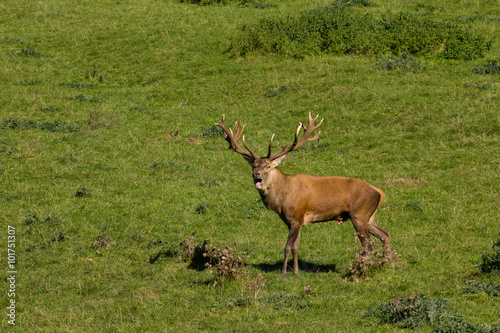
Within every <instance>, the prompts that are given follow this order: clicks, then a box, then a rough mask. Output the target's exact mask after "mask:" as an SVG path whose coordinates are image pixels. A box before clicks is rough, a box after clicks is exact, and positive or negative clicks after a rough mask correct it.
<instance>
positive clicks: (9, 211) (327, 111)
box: [0, 0, 500, 332]
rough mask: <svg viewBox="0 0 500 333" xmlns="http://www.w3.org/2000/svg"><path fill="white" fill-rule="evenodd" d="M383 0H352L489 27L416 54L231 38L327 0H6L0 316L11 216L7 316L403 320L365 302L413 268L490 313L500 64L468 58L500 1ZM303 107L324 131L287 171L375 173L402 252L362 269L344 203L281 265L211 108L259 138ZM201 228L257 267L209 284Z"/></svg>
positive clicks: (460, 306)
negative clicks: (332, 51)
mask: <svg viewBox="0 0 500 333" xmlns="http://www.w3.org/2000/svg"><path fill="white" fill-rule="evenodd" d="M372 2H373V4H374V6H371V7H353V8H352V9H350V10H354V11H356V12H359V13H362V14H363V13H369V14H370V15H373V16H374V17H381V16H383V15H384V14H386V13H387V12H391V13H399V12H407V13H413V14H418V15H426V17H429V18H430V19H433V20H437V21H449V22H454V24H458V25H460V26H463V27H464V29H467V31H471V32H474V33H476V34H479V35H480V36H482V37H484V38H485V39H487V40H493V44H492V47H491V49H490V50H489V51H488V52H487V53H486V54H485V56H484V57H481V58H478V59H475V60H471V61H466V60H446V59H441V58H434V57H417V58H416V59H417V61H418V64H419V65H421V67H419V69H418V70H402V69H398V70H385V69H384V68H383V67H384V66H382V68H381V67H380V65H379V66H377V64H380V61H381V60H380V58H376V57H372V56H362V55H325V54H316V55H314V56H305V57H304V58H303V59H300V60H299V59H294V58H293V57H288V56H287V55H286V54H259V53H254V54H250V55H248V56H246V57H239V56H237V57H231V56H230V55H229V54H227V53H225V51H226V50H227V49H228V48H229V46H230V45H231V42H232V41H233V40H234V38H236V37H237V36H238V34H239V31H240V30H239V27H240V26H241V24H251V23H255V22H258V21H259V20H260V19H263V18H266V19H270V20H271V19H278V18H280V17H281V18H284V17H287V16H288V15H298V14H300V13H302V12H304V11H306V10H310V9H314V8H318V7H324V6H327V5H330V4H331V2H329V1H319V0H307V1H298V0H289V1H270V2H269V3H270V4H273V6H266V7H265V8H262V9H259V8H257V7H254V6H240V5H238V4H237V3H229V4H228V5H226V6H221V5H217V6H212V5H205V6H199V5H195V4H189V3H181V2H178V1H171V0H162V1H142V0H139V1H133V2H131V1H114V2H109V1H101V0H100V1H91V2H87V3H75V2H71V3H70V2H68V1H64V0H57V1H51V2H34V1H24V0H21V1H11V0H7V1H4V2H2V4H1V5H0V11H1V12H2V19H1V20H0V61H1V63H2V65H1V66H0V77H1V80H0V89H1V91H2V93H1V94H0V217H1V220H0V221H1V222H0V223H1V225H2V230H3V231H2V232H0V245H1V248H2V250H0V258H2V260H1V263H2V265H1V266H2V272H4V273H3V274H2V276H4V277H5V278H4V279H2V281H4V282H3V283H2V284H0V288H1V290H2V292H1V295H2V296H1V298H0V300H1V304H2V308H3V309H4V310H3V311H4V313H2V317H3V319H2V321H1V324H0V325H1V326H0V327H1V328H2V330H5V329H7V328H8V329H12V327H10V325H9V324H8V323H7V316H6V313H7V309H6V307H7V305H8V302H9V300H10V298H9V297H8V296H7V290H8V288H9V285H8V283H7V280H6V277H7V243H8V238H7V236H8V233H7V225H11V226H14V227H16V268H17V272H18V273H17V279H16V297H15V299H16V327H15V329H16V330H17V331H22V332H31V331H35V332H36V331H63V332H64V331H67V332H70V331H80V330H83V331H92V332H93V331H112V332H114V331H125V332H135V331H137V330H140V331H169V332H170V331H172V332H175V331H244V332H248V331H276V330H280V331H291V330H293V331H303V332H311V331H320V330H321V331H332V332H333V331H336V332H379V331H398V330H400V328H398V327H397V326H392V325H391V324H382V323H380V322H379V321H377V320H376V319H374V318H371V317H369V316H366V314H367V313H368V312H369V311H370V310H373V309H376V308H377V307H378V306H379V305H380V304H381V303H384V302H387V301H388V300H390V299H391V298H392V297H393V296H394V295H403V294H409V293H410V292H414V291H415V289H418V290H419V291H420V292H422V293H424V294H425V295H426V296H427V297H428V298H429V299H444V300H446V302H447V308H448V309H450V311H453V313H455V314H457V315H460V316H462V317H463V318H467V322H468V323H470V324H473V325H483V324H486V325H500V321H499V318H500V308H499V307H498V297H497V296H491V295H488V294H487V293H485V292H477V293H472V294H471V293H464V288H465V287H466V286H468V285H471V284H474V285H487V284H490V283H491V284H498V283H499V282H500V279H499V276H498V275H495V274H491V275H487V274H483V273H481V272H480V269H479V265H480V262H481V256H482V254H483V253H491V251H492V245H493V244H494V242H495V241H496V239H497V237H498V234H499V232H500V230H499V227H498V203H499V201H500V196H499V193H500V187H499V182H498V174H499V171H500V169H499V161H500V152H499V151H500V150H499V146H500V145H499V144H500V113H499V110H500V103H499V92H500V84H499V81H498V75H496V74H493V73H492V74H481V73H476V72H475V71H474V69H475V68H484V67H486V66H488V64H497V62H498V61H499V60H500V59H499V58H498V54H500V46H499V45H500V44H499V40H500V34H499V24H500V20H499V17H500V10H499V7H498V4H497V2H496V1H480V2H478V1H475V2H474V1H468V2H451V1H404V2H401V1H387V2H382V1H372ZM490 67H492V66H491V65H490ZM488 68H489V67H488ZM285 87H286V88H285ZM481 87H483V88H481ZM484 87H488V88H487V89H486V88H484ZM308 112H312V113H313V114H317V113H319V114H320V117H322V118H325V121H324V123H323V125H322V127H321V130H322V133H321V142H320V144H319V145H314V144H310V145H309V146H308V147H303V148H302V149H301V150H299V151H297V152H294V153H291V154H290V156H289V157H288V158H287V159H286V160H285V161H284V162H283V164H282V166H281V167H280V170H282V171H283V172H286V173H291V174H294V173H309V174H314V175H319V176H326V175H338V176H348V177H356V178H362V179H364V180H366V181H368V182H370V183H371V184H373V185H375V186H377V187H379V188H381V189H382V190H383V191H384V192H385V194H386V202H385V203H384V204H383V205H382V206H381V208H380V210H379V213H378V214H377V220H378V223H379V225H380V226H381V227H383V228H385V229H387V230H389V231H390V232H391V237H392V245H393V248H394V249H395V250H397V251H398V252H399V253H400V254H401V258H402V260H401V261H402V263H401V267H400V268H398V269H389V268H384V269H380V270H375V271H373V272H370V273H369V274H368V275H367V276H366V277H365V278H363V279H361V281H360V283H354V282H351V281H350V280H349V279H346V276H347V275H348V274H349V263H350V262H351V261H352V260H353V259H354V250H355V248H356V243H355V242H354V239H353V236H352V235H353V233H354V229H353V227H352V224H351V223H350V222H346V223H343V224H341V225H337V224H336V223H322V224H317V225H312V226H307V227H305V228H304V230H303V232H302V237H301V247H300V252H299V257H300V260H301V266H302V267H301V272H300V275H299V276H293V275H291V274H289V275H288V276H285V277H284V276H281V275H280V273H279V267H280V265H281V261H282V255H283V248H284V244H285V241H286V236H287V228H286V226H285V225H284V224H283V223H282V222H281V220H280V219H279V217H278V216H277V215H276V214H275V213H274V212H269V211H267V210H265V208H264V207H263V205H262V203H261V202H260V199H259V196H258V193H257V192H256V191H255V189H254V188H253V185H252V181H251V180H250V176H251V174H250V167H249V166H248V164H247V163H246V162H245V161H244V160H243V159H242V158H241V157H240V156H238V155H237V154H235V153H234V152H231V151H228V149H227V143H226V142H225V141H224V140H223V139H222V138H221V137H220V136H218V132H217V131H216V130H215V129H214V128H213V124H214V122H218V121H219V120H220V117H221V115H222V114H226V117H227V119H228V122H229V123H231V122H232V121H236V120H240V119H241V120H242V121H243V122H244V123H246V124H247V127H246V129H245V133H246V140H247V142H248V144H249V145H250V146H251V147H253V148H254V150H255V151H256V152H257V153H258V154H262V155H263V154H264V152H265V151H266V148H267V144H268V143H269V139H270V137H271V135H272V134H273V133H276V137H275V141H274V142H275V145H276V146H283V145H285V144H287V143H290V142H291V141H292V139H293V131H294V130H295V128H296V126H297V124H298V122H299V121H300V122H304V121H305V120H306V119H307V113H308ZM192 233H194V234H195V237H196V241H198V242H202V241H203V240H205V239H209V238H210V239H212V241H213V242H214V243H218V244H226V243H230V244H234V243H236V244H237V245H238V249H239V250H240V251H242V252H243V251H244V252H246V253H248V254H249V255H250V258H248V259H247V260H246V263H247V271H248V276H247V277H243V278H241V279H237V280H235V281H225V282H224V283H221V284H218V285H216V286H215V287H213V281H214V277H213V275H212V274H210V273H209V272H208V271H207V270H201V271H200V270H196V269H188V268H187V266H188V265H189V264H188V263H186V262H182V261H178V260H177V259H176V258H175V256H173V255H172V253H174V252H175V250H177V249H178V248H179V244H180V243H181V242H183V241H186V240H187V239H189V238H190V235H191V234H192ZM161 251H163V252H161ZM158 254H160V255H159V256H158V257H157V258H156V259H155V260H151V258H153V259H154V258H155V256H156V255H158ZM4 258H5V260H4ZM259 274H260V275H262V277H263V279H264V280H263V282H262V281H260V280H259ZM261 282H262V283H263V285H262V284H261ZM308 285H309V286H310V288H311V291H310V292H309V295H308V294H307V293H306V292H305V291H304V287H306V286H308ZM431 330H432V327H431V326H428V325H427V326H426V325H424V326H422V327H418V328H416V329H415V330H414V331H416V332H429V331H431ZM405 331H409V330H405Z"/></svg>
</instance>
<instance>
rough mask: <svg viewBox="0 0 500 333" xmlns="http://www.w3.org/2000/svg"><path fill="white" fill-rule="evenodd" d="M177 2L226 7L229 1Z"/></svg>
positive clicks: (191, 0) (199, 0) (200, 0)
mask: <svg viewBox="0 0 500 333" xmlns="http://www.w3.org/2000/svg"><path fill="white" fill-rule="evenodd" d="M179 2H181V3H192V4H197V5H227V4H228V3H230V2H231V0H179Z"/></svg>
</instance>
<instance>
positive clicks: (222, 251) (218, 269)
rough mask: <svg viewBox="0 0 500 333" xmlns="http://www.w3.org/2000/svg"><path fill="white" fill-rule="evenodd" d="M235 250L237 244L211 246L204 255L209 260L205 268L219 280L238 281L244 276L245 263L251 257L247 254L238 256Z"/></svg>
mask: <svg viewBox="0 0 500 333" xmlns="http://www.w3.org/2000/svg"><path fill="white" fill-rule="evenodd" d="M235 250H236V244H235V245H234V246H231V245H229V244H226V245H224V246H221V245H218V244H209V245H208V247H207V251H206V252H205V253H203V257H205V258H208V263H206V264H205V266H207V268H208V269H209V272H210V273H212V274H214V275H215V277H216V279H217V280H229V279H236V278H237V277H239V276H240V275H241V274H242V272H243V268H244V267H245V265H244V261H245V259H247V258H248V257H249V255H248V254H246V252H243V253H242V254H238V253H236V252H235Z"/></svg>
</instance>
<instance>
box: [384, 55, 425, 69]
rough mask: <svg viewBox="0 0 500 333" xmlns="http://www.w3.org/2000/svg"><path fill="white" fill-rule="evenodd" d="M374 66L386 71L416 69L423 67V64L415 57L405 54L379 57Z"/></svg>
mask: <svg viewBox="0 0 500 333" xmlns="http://www.w3.org/2000/svg"><path fill="white" fill-rule="evenodd" d="M375 67H376V68H380V69H383V70H386V71H392V70H403V71H413V72H414V71H417V70H420V69H423V68H424V66H423V65H421V64H420V62H419V61H418V60H417V59H416V58H415V57H412V56H410V55H407V54H403V55H400V56H395V55H392V56H388V57H385V58H381V59H380V60H379V61H378V62H377V63H376V64H375Z"/></svg>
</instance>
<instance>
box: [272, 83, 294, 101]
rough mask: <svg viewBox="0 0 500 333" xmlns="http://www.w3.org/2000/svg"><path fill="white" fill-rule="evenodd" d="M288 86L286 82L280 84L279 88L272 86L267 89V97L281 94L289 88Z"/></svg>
mask: <svg viewBox="0 0 500 333" xmlns="http://www.w3.org/2000/svg"><path fill="white" fill-rule="evenodd" d="M289 89H290V86H289V85H288V84H285V85H282V86H281V87H279V88H276V87H272V88H269V89H268V90H267V97H269V98H272V97H276V96H278V95H281V94H282V93H284V92H285V91H287V90H289Z"/></svg>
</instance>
